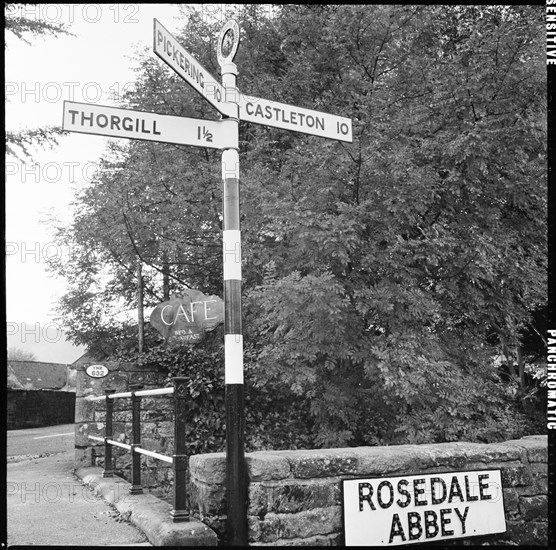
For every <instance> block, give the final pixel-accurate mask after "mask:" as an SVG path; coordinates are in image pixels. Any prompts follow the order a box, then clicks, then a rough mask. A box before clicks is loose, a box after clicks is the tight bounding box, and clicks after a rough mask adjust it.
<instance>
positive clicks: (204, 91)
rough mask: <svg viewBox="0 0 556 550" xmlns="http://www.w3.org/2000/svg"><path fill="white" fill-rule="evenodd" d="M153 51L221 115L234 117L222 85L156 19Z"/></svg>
mask: <svg viewBox="0 0 556 550" xmlns="http://www.w3.org/2000/svg"><path fill="white" fill-rule="evenodd" d="M153 50H154V53H155V54H156V55H158V57H160V59H162V61H164V62H165V63H166V64H168V65H169V66H170V67H171V68H172V69H174V71H176V73H178V75H179V76H181V77H182V78H183V79H184V80H185V81H186V82H187V83H188V84H189V85H191V86H192V87H193V88H194V89H195V90H197V91H198V92H199V93H200V94H201V95H202V96H203V97H204V98H205V99H206V100H207V101H208V102H209V103H210V104H211V105H213V106H214V107H216V108H217V109H218V110H219V111H220V112H221V113H222V114H223V115H226V116H234V109H233V107H232V106H230V105H229V104H227V103H224V100H225V99H226V97H225V91H224V88H223V87H222V84H220V83H219V82H218V81H217V80H215V79H214V78H213V77H212V75H211V74H210V73H209V72H208V71H207V70H206V69H205V68H204V67H203V66H202V65H201V64H199V62H198V61H197V60H196V59H195V58H194V57H193V56H192V55H191V54H190V53H189V52H188V51H187V50H186V49H185V48H184V47H183V46H182V45H181V44H180V43H179V42H178V41H177V40H176V39H175V38H174V37H173V36H172V35H171V34H170V33H169V32H168V31H167V30H166V28H165V27H164V26H163V25H162V24H161V23H160V21H158V20H157V19H154V37H153Z"/></svg>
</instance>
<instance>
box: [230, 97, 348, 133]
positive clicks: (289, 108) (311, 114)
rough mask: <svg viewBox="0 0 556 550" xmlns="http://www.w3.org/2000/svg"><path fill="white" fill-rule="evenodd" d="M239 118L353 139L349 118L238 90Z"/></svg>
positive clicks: (295, 130)
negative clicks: (252, 95)
mask: <svg viewBox="0 0 556 550" xmlns="http://www.w3.org/2000/svg"><path fill="white" fill-rule="evenodd" d="M239 118H240V119H241V120H246V121H248V122H254V123H255V124H263V125H264V126H273V127H274V128H284V129H286V130H293V131H294V132H302V133H304V134H311V135H314V136H320V137H325V138H329V139H335V140H339V141H347V142H349V143H351V142H352V141H353V134H352V127H351V119H350V118H346V117H343V116H338V115H330V114H328V113H323V112H321V111H314V110H313V109H305V108H303V107H296V106H294V105H287V104H286V103H279V102H278V101H269V100H268V99H262V98H260V97H250V96H247V95H243V94H240V100H239Z"/></svg>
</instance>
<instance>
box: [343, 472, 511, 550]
mask: <svg viewBox="0 0 556 550" xmlns="http://www.w3.org/2000/svg"><path fill="white" fill-rule="evenodd" d="M343 501H344V502H343V505H344V533H345V545H346V546H397V545H400V544H411V543H427V542H434V541H437V540H447V539H457V538H463V537H473V536H478V535H488V534H491V533H503V532H505V531H506V520H505V517H504V502H503V498H502V482H501V479H500V470H479V471H472V472H456V473H454V472H450V473H437V474H427V475H416V476H397V477H389V478H379V479H349V480H344V481H343Z"/></svg>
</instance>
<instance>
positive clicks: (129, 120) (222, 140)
mask: <svg viewBox="0 0 556 550" xmlns="http://www.w3.org/2000/svg"><path fill="white" fill-rule="evenodd" d="M63 129H64V130H66V131H71V132H80V133H82V134H95V135H99V136H108V137H116V138H131V139H143V140H147V141H158V142H163V143H176V144H179V145H196V146H198V147H210V148H212V149H225V148H228V147H233V146H234V143H235V141H234V137H233V136H228V135H227V134H228V128H227V125H226V124H225V123H222V122H221V121H218V120H202V119H199V118H187V117H178V116H172V115H159V114H156V113H149V112H146V111H134V110H132V109H120V108H118V107H107V106H105V105H96V104H89V103H75V102H73V101H64V122H63Z"/></svg>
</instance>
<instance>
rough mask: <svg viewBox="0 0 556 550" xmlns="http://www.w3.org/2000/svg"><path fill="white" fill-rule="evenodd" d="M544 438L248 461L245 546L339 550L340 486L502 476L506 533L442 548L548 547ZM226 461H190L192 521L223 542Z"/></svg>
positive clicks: (286, 454) (273, 455) (282, 454)
mask: <svg viewBox="0 0 556 550" xmlns="http://www.w3.org/2000/svg"><path fill="white" fill-rule="evenodd" d="M547 455H548V452H547V437H546V436H530V437H525V438H523V439H519V440H514V441H506V442H504V443H493V444H479V443H463V442H457V443H442V444H435V445H400V446H391V447H357V448H349V449H326V450H325V449H323V450H309V451H273V452H270V451H268V452H255V453H249V454H247V455H246V461H247V469H248V477H249V492H248V495H249V496H248V498H249V502H248V538H249V544H250V545H272V546H284V545H288V546H302V545H306V546H315V545H319V546H321V545H322V546H328V545H331V546H342V545H344V539H343V520H342V480H343V479H350V478H361V477H371V478H372V477H387V476H399V475H407V476H409V475H417V474H431V473H441V472H442V473H444V472H447V471H448V472H450V471H453V472H461V471H465V470H468V471H471V470H484V469H500V470H501V478H502V488H503V498H504V512H505V517H506V524H507V531H506V533H503V534H496V535H487V536H481V537H469V538H466V539H455V540H453V541H444V542H446V543H449V544H450V545H451V544H454V545H465V544H467V545H469V544H473V545H475V544H480V543H482V542H483V543H488V544H489V545H492V544H517V545H529V544H532V545H543V546H546V545H547V491H548V486H547V479H548V478H547V460H548V457H547ZM225 481H226V464H225V455H224V453H215V454H205V455H197V456H193V457H191V458H190V486H189V491H190V500H191V512H192V515H195V516H197V517H199V519H201V520H202V521H203V522H204V523H205V524H207V525H209V526H210V527H211V528H213V529H214V530H215V531H216V532H217V533H218V536H219V539H220V541H221V542H225V519H226V518H225V513H226V506H225Z"/></svg>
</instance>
